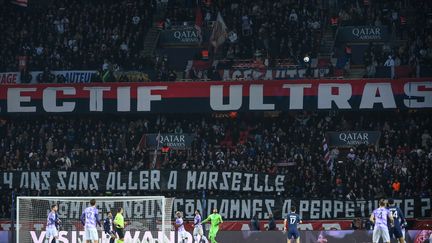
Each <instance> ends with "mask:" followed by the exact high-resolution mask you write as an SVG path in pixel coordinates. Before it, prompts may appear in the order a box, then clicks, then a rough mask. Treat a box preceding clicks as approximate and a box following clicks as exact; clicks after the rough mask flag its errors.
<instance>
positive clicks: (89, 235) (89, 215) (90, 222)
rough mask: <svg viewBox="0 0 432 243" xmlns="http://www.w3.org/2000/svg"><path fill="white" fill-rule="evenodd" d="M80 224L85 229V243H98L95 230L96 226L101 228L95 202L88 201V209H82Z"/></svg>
mask: <svg viewBox="0 0 432 243" xmlns="http://www.w3.org/2000/svg"><path fill="white" fill-rule="evenodd" d="M81 223H82V224H83V225H84V228H85V240H86V242H87V243H91V242H92V241H93V242H98V239H99V236H98V232H97V229H96V224H97V225H99V227H101V223H100V221H99V211H98V209H97V208H96V200H95V199H92V200H90V207H88V208H86V209H84V211H83V213H82V215H81Z"/></svg>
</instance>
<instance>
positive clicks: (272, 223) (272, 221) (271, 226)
mask: <svg viewBox="0 0 432 243" xmlns="http://www.w3.org/2000/svg"><path fill="white" fill-rule="evenodd" d="M267 230H269V231H271V230H276V221H275V219H274V217H273V214H272V213H270V214H269V222H268V228H267Z"/></svg>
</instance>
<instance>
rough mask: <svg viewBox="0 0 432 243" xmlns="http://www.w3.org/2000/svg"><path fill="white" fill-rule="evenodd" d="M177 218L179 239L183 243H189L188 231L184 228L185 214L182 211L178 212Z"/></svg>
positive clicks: (176, 224) (176, 225)
mask: <svg viewBox="0 0 432 243" xmlns="http://www.w3.org/2000/svg"><path fill="white" fill-rule="evenodd" d="M176 216H177V218H176V221H175V227H176V229H177V233H178V238H179V240H181V242H184V241H186V242H187V241H188V240H187V238H188V237H187V234H186V230H185V227H184V221H183V213H182V212H180V211H177V212H176Z"/></svg>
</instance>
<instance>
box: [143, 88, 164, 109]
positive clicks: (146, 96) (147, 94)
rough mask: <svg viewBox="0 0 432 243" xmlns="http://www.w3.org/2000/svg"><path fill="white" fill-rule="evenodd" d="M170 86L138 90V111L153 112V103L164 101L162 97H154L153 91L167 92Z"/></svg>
mask: <svg viewBox="0 0 432 243" xmlns="http://www.w3.org/2000/svg"><path fill="white" fill-rule="evenodd" d="M167 89H168V86H148V87H138V89H137V96H138V97H137V111H151V101H160V100H162V96H161V95H152V93H151V92H152V90H167Z"/></svg>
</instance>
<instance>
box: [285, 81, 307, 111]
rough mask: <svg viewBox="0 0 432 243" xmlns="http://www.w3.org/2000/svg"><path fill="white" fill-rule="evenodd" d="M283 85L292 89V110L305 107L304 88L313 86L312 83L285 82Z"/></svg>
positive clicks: (290, 101)
mask: <svg viewBox="0 0 432 243" xmlns="http://www.w3.org/2000/svg"><path fill="white" fill-rule="evenodd" d="M282 87H283V88H287V89H290V100H289V108H290V110H299V109H303V107H304V106H303V100H304V89H305V88H311V87H312V84H284V85H282Z"/></svg>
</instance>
